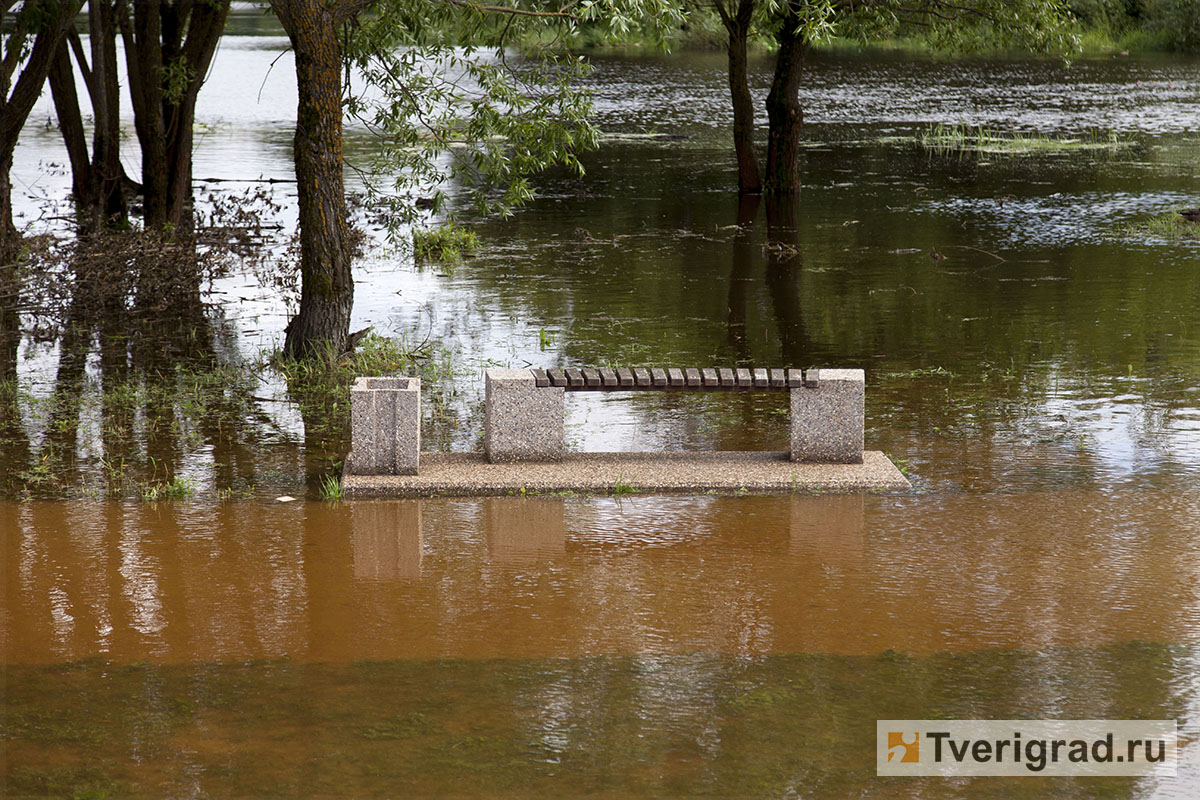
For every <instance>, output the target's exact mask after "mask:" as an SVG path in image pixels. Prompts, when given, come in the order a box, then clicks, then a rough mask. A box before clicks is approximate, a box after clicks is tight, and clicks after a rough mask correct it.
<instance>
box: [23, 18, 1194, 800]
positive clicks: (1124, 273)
mask: <svg viewBox="0 0 1200 800" xmlns="http://www.w3.org/2000/svg"><path fill="white" fill-rule="evenodd" d="M280 47H281V44H280V42H279V40H278V39H274V38H271V37H266V36H254V37H239V38H230V39H228V40H227V42H226V43H225V44H223V48H224V50H223V52H222V56H223V59H222V58H219V59H217V61H216V62H214V64H215V68H214V69H215V71H214V74H213V77H212V79H211V80H212V83H211V84H210V86H209V87H208V88H206V90H205V91H206V92H211V95H212V97H213V98H214V100H213V105H212V106H210V107H209V109H208V111H207V112H206V111H205V107H204V102H205V101H204V96H203V95H202V101H201V107H200V111H199V113H200V117H201V118H202V119H204V120H206V124H207V125H208V126H209V127H208V128H207V129H206V133H205V136H204V138H203V141H202V143H201V145H200V147H199V149H198V151H197V157H196V162H197V167H196V174H197V176H200V177H212V178H236V177H239V176H245V175H256V174H260V173H261V174H263V175H265V176H283V177H287V176H290V174H291V173H290V161H289V158H290V153H289V151H288V142H289V141H290V136H291V131H290V124H288V123H286V122H280V120H285V121H286V120H289V119H291V117H289V116H288V115H289V114H291V113H293V112H292V111H291V110H290V109H291V108H292V107H293V106H294V87H289V86H287V85H282V86H281V85H278V84H277V83H274V82H273V81H277V80H278V79H279V75H280V74H282V75H283V76H285V77H286V75H287V73H288V70H286V69H283V68H279V69H278V72H273V73H272V75H271V77H270V78H269V79H268V80H267V82H266V83H265V84H264V86H265V88H264V89H263V90H262V91H261V92H260V91H259V86H258V83H259V81H258V80H256V81H255V82H254V84H255V85H254V86H253V87H251V86H249V82H247V81H245V80H240V79H239V76H244V75H246V74H254V75H256V76H266V74H267V66H268V65H269V64H270V62H271V59H273V58H275V56H276V55H277V54H278V51H279V49H280ZM595 61H596V64H597V72H596V73H595V75H594V76H593V78H592V80H593V81H594V83H595V86H596V90H597V93H598V98H597V99H598V110H599V113H600V116H599V123H600V125H601V127H602V128H603V129H604V130H605V131H606V132H608V134H609V135H608V136H607V137H606V138H605V139H604V141H603V143H602V146H601V148H600V149H599V150H598V151H596V152H595V153H593V154H591V155H589V156H587V157H586V159H585V166H586V167H587V170H588V174H587V176H586V177H584V178H582V179H577V178H573V177H568V176H565V175H561V176H556V175H551V176H549V177H548V179H547V181H546V182H545V185H544V189H545V191H544V193H543V196H542V197H541V199H539V200H537V201H536V202H534V203H533V204H532V205H531V206H529V207H527V208H525V209H523V210H521V211H519V212H517V213H516V214H515V215H514V216H513V217H512V218H509V219H504V220H500V219H477V218H473V217H471V216H469V215H468V214H466V209H465V208H464V209H460V210H461V211H463V212H464V214H463V216H462V217H460V221H462V222H463V223H464V224H467V225H468V226H469V227H470V228H471V229H472V230H474V231H475V232H476V233H477V235H478V236H479V239H480V242H481V247H480V250H479V252H478V253H477V254H476V256H475V257H473V258H470V259H467V260H465V261H463V262H462V263H460V264H457V265H426V266H422V267H419V268H418V267H416V266H414V265H413V263H412V262H411V260H410V259H409V258H408V257H407V256H405V255H404V254H403V253H397V252H396V251H394V250H391V249H389V248H387V247H386V246H377V247H375V248H373V249H372V250H370V251H369V252H368V254H367V256H366V258H365V259H364V260H363V261H362V262H361V268H360V269H359V271H358V274H357V277H358V280H359V284H358V296H357V302H356V309H355V320H354V323H355V324H354V326H353V327H354V328H355V329H357V328H361V327H365V326H366V325H374V326H375V327H376V331H377V332H378V333H380V334H383V335H385V336H388V337H394V338H396V339H401V340H402V344H403V345H404V346H403V347H402V348H397V352H400V351H403V355H404V359H403V365H404V368H405V369H408V370H417V371H420V373H421V374H422V377H423V380H422V385H423V386H424V387H426V389H425V392H426V394H425V395H424V396H423V398H422V400H423V406H424V407H425V408H426V409H427V411H426V414H425V416H424V417H423V430H422V439H423V441H424V442H426V443H427V444H426V446H427V447H431V448H432V449H440V450H448V451H472V450H476V449H479V447H480V446H481V445H480V441H481V436H482V405H483V397H482V373H483V370H484V369H485V368H486V367H488V366H492V365H500V366H508V367H514V368H525V367H528V366H535V367H540V368H547V367H555V366H572V365H581V366H605V365H638V364H655V363H676V364H709V363H722V364H726V363H727V364H738V365H742V364H745V365H760V364H762V365H771V366H776V365H782V366H795V367H798V368H807V367H810V366H823V365H839V366H846V367H855V368H862V369H864V370H865V372H866V380H867V387H868V388H867V395H866V398H867V400H866V431H865V438H866V444H867V447H868V448H870V449H877V450H881V451H883V452H885V453H887V454H888V456H889V457H890V458H891V459H892V460H893V461H895V462H896V463H897V464H898V465H901V466H902V468H903V469H904V471H905V472H906V474H907V476H908V478H909V480H910V481H911V482H912V483H913V486H914V490H913V491H912V492H911V493H904V494H895V495H886V494H885V495H866V496H861V495H850V496H838V497H829V496H780V497H705V496H694V497H654V496H643V495H640V494H638V493H637V492H636V491H630V492H628V493H623V494H621V496H617V497H609V498H580V497H565V498H564V497H526V498H519V497H517V498H487V499H479V498H472V499H445V498H442V499H425V500H405V501H387V502H384V501H355V502H344V503H337V502H332V503H330V502H324V501H320V500H317V499H316V498H317V497H318V496H319V494H320V486H321V481H322V479H323V478H324V477H325V476H328V475H330V474H336V473H337V469H338V467H339V465H340V461H341V459H343V458H344V457H345V454H346V451H347V449H348V439H347V426H348V421H347V409H346V407H345V405H344V402H345V401H344V399H343V398H342V396H341V395H339V394H337V393H336V392H335V393H331V394H329V395H328V396H321V397H318V398H310V399H311V400H312V402H311V403H308V402H306V400H305V398H297V397H295V396H292V395H291V394H290V393H289V386H288V382H287V377H286V376H282V375H280V374H278V373H275V372H273V371H272V370H270V369H268V368H265V367H256V366H255V365H256V364H257V363H259V362H261V361H265V355H264V353H265V352H266V351H269V350H270V349H271V348H272V347H275V346H278V339H279V337H280V334H281V331H282V329H283V326H284V324H285V323H286V313H287V308H286V302H285V299H284V295H285V294H286V289H284V290H283V291H282V292H281V290H280V288H279V287H278V286H275V285H273V284H270V283H269V282H266V283H267V285H265V286H264V281H262V280H260V279H259V277H257V276H255V275H254V274H253V273H252V271H249V270H243V269H237V268H235V269H233V270H232V271H230V272H229V273H227V274H225V275H223V276H218V277H216V278H215V280H214V281H213V283H212V285H211V287H209V286H207V285H204V286H200V287H197V292H196V293H195V294H186V296H187V297H188V298H190V300H189V305H188V310H187V311H186V312H185V311H184V310H180V309H175V310H173V311H170V312H168V311H166V310H165V309H159V310H158V311H154V310H149V311H147V312H146V314H145V316H146V317H147V319H148V320H149V321H150V322H149V326H150V329H149V332H143V333H140V334H138V335H137V336H131V337H130V338H129V339H121V338H119V337H115V336H113V335H106V334H105V331H104V329H103V327H102V323H103V320H104V318H103V317H102V316H101V317H99V318H97V319H96V320H95V327H91V328H88V333H87V334H86V335H81V336H79V337H78V338H77V339H76V340H74V341H73V342H72V341H68V340H66V339H64V338H62V337H51V336H41V335H39V333H38V332H37V331H28V332H27V336H26V338H25V340H24V341H23V342H22V344H21V352H20V355H21V361H20V363H19V370H18V377H19V380H18V384H17V385H16V386H15V387H13V388H12V389H11V391H9V392H8V393H7V394H6V395H5V397H4V402H5V406H6V408H5V416H4V420H5V429H4V436H3V438H2V448H0V460H2V464H0V466H2V467H3V475H4V478H3V480H4V492H5V494H6V495H7V496H8V497H10V498H12V499H11V500H9V501H5V502H4V504H3V505H0V518H2V519H4V520H5V527H4V570H5V603H4V608H5V611H4V620H3V625H4V635H3V636H4V638H3V641H4V652H5V657H4V662H5V666H4V670H5V676H4V680H5V686H6V695H5V700H4V703H5V712H6V718H5V733H4V736H5V748H6V753H7V764H6V767H5V770H6V776H5V778H6V781H7V790H8V791H9V793H11V794H14V795H56V796H69V795H72V794H87V793H92V794H94V795H102V796H103V795H109V796H127V795H138V796H176V795H189V796H192V795H194V796H201V795H219V796H246V795H303V794H309V795H345V794H354V795H374V794H383V795H438V794H457V795H480V796H489V795H491V796H500V795H504V796H512V795H539V796H560V795H563V794H604V795H616V796H626V795H678V796H690V795H697V794H712V795H725V796H729V795H734V796H780V795H785V796H786V795H798V796H817V797H844V796H848V795H855V796H876V797H894V796H909V797H918V796H919V797H977V796H996V797H999V796H1004V797H1011V796H1018V797H1020V796H1029V797H1042V796H1046V795H1048V794H1053V795H1062V796H1070V797H1091V796H1120V797H1124V796H1136V797H1180V798H1182V797H1188V796H1190V795H1191V794H1192V793H1193V789H1194V787H1195V785H1196V783H1197V781H1200V775H1198V773H1197V771H1196V767H1195V765H1194V763H1193V762H1194V756H1195V747H1196V745H1195V744H1194V742H1195V739H1196V736H1197V733H1198V726H1197V722H1196V719H1197V710H1196V709H1197V680H1198V674H1200V672H1198V669H1197V655H1198V653H1197V641H1198V631H1200V626H1198V622H1200V620H1198V615H1200V605H1198V602H1197V593H1198V583H1200V581H1198V571H1197V556H1198V545H1197V542H1200V538H1198V536H1197V534H1198V533H1200V495H1198V494H1197V486H1198V485H1200V410H1198V409H1200V310H1198V309H1200V269H1197V255H1198V251H1197V245H1196V243H1195V242H1194V240H1189V239H1188V238H1186V237H1183V238H1175V237H1172V238H1164V236H1163V235H1161V234H1157V235H1156V234H1153V233H1147V232H1146V229H1145V228H1144V227H1140V226H1142V225H1143V223H1144V222H1145V221H1146V220H1149V219H1152V218H1154V217H1156V216H1158V215H1163V214H1173V213H1174V211H1175V210H1176V209H1178V208H1181V207H1185V206H1194V205H1196V204H1197V201H1198V199H1200V197H1198V196H1197V184H1196V174H1197V169H1198V168H1200V155H1198V154H1200V137H1198V136H1197V134H1196V133H1195V129H1194V121H1195V119H1196V114H1197V111H1200V108H1198V106H1200V101H1198V100H1197V97H1200V62H1196V61H1195V60H1188V59H1128V58H1126V59H1104V60H1082V61H1080V62H1077V63H1075V64H1073V65H1072V66H1071V67H1070V68H1069V69H1068V68H1066V67H1064V66H1063V65H1062V64H1061V63H1059V62H1052V61H1023V60H982V59H981V60H975V61H943V60H937V59H918V60H913V59H905V58H897V57H886V58H885V57H872V58H865V57H828V56H825V57H819V58H814V59H813V62H812V64H811V68H810V69H809V71H808V73H807V75H806V87H805V90H804V91H805V93H806V97H805V104H806V108H807V109H808V112H807V125H806V138H807V139H808V144H807V146H806V148H805V161H804V180H805V186H806V188H805V190H804V192H803V194H802V195H801V196H800V198H799V199H798V201H797V203H796V205H795V206H794V207H784V208H778V207H776V208H774V209H772V208H769V207H768V206H769V204H768V203H766V202H765V201H764V202H763V203H761V204H759V205H758V206H755V205H754V204H752V203H751V204H739V203H738V201H737V198H736V194H735V192H734V191H733V187H734V185H735V182H734V173H733V163H732V157H731V155H730V153H729V152H728V144H727V141H726V139H727V132H728V131H727V129H728V125H729V121H728V119H726V118H725V116H724V115H725V114H726V113H727V112H726V111H725V103H726V101H725V94H724V93H725V92H727V88H726V83H725V75H724V72H723V68H724V64H723V61H722V59H721V57H720V56H719V55H709V54H680V55H676V56H653V55H630V56H620V55H610V56H600V57H597V58H596V59H595ZM223 70H228V71H227V72H226V71H223ZM768 77H769V76H768V75H767V74H766V73H762V72H760V73H756V78H755V81H756V83H755V86H754V88H755V90H756V91H765V89H766V86H767V80H768ZM259 80H262V79H261V78H260V79H259ZM215 98H221V100H220V102H219V103H218V102H217V101H216V99H215ZM206 114H207V116H206ZM939 124H941V125H943V126H969V127H970V128H971V129H973V130H975V129H986V130H990V131H993V132H996V133H998V134H1003V135H1005V136H1007V135H1008V134H1010V133H1013V134H1015V133H1025V134H1027V135H1029V136H1034V135H1036V137H1037V140H1038V141H1039V142H1041V143H1042V146H1041V147H1038V148H1028V147H1025V148H1022V151H1021V152H1016V151H1015V150H1016V148H1015V147H1014V148H1010V149H1008V150H1006V149H1005V147H1003V146H1001V147H996V146H994V143H991V142H990V141H987V140H982V139H978V138H976V139H975V140H972V141H970V142H963V143H960V144H959V145H956V146H954V147H952V148H945V147H934V146H931V145H930V144H929V143H928V142H923V141H922V137H928V136H931V135H935V133H936V131H935V128H934V126H936V125H939ZM56 135H57V134H56V132H55V131H53V130H38V131H32V132H30V134H29V135H28V139H27V140H26V139H25V138H23V139H22V148H25V149H24V150H23V151H19V152H20V153H23V154H24V155H22V156H20V158H19V160H18V162H17V167H16V170H15V172H16V173H17V174H19V175H20V177H21V181H22V182H23V184H24V185H25V186H27V187H32V188H30V193H31V195H32V196H35V197H37V196H44V197H46V198H51V197H54V196H56V195H57V194H58V190H57V189H56V188H55V187H56V186H57V184H56V183H55V181H61V180H62V176H61V175H60V176H57V177H56V175H55V173H54V170H53V168H52V167H50V166H49V164H48V162H52V161H53V160H54V158H56V157H57V156H55V155H54V153H55V152H56V151H55V150H54V149H53V148H54V147H55V146H57V140H56V139H55V137H56ZM356 137H357V138H356ZM943 138H945V137H943ZM1010 138H1013V139H1014V140H1015V137H1010ZM972 142H974V143H975V144H980V143H981V144H983V145H987V146H975V144H973V143H972ZM1079 142H1086V143H1098V144H1101V145H1104V146H1097V147H1087V148H1084V147H1080V146H1077V143H1079ZM1110 144H1111V146H1109V145H1110ZM368 146H369V144H368V142H367V138H366V136H365V134H364V133H362V132H358V133H357V134H353V133H352V135H351V142H350V143H349V144H348V148H349V150H350V152H351V153H353V152H360V153H361V152H364V151H365V150H366V148H368ZM38 148H42V149H38ZM355 148H358V149H357V150H356V149H355ZM214 185H216V184H214ZM275 186H276V188H277V191H278V196H277V199H278V200H279V201H280V204H281V206H282V210H281V211H280V212H279V219H278V224H280V225H282V226H284V228H285V229H286V228H287V227H288V226H290V225H292V224H294V219H291V218H289V216H288V214H289V212H288V210H287V209H288V208H289V207H290V206H289V203H293V202H294V199H293V198H290V196H289V194H288V192H289V189H288V185H287V184H278V185H275ZM39 193H40V195H39ZM37 208H38V207H37V204H36V203H32V202H31V203H30V205H29V206H28V207H27V208H26V209H25V211H24V213H25V214H26V217H25V220H26V221H29V220H30V219H32V218H33V217H35V216H36V215H37V214H38V213H40V212H39V211H38V210H37ZM1184 233H1186V231H1184ZM210 288H211V290H210ZM168 320H186V321H187V322H188V323H189V324H187V325H186V326H185V331H190V333H185V335H183V336H181V337H178V338H171V337H166V336H155V335H154V331H153V329H154V326H156V325H157V326H158V327H159V328H160V329H165V327H166V325H165V322H166V321H168ZM193 323H194V324H193ZM89 324H91V323H89ZM160 332H161V331H160ZM110 333H111V332H110ZM376 346H377V347H381V348H383V347H384V346H383V345H376ZM413 353H417V354H418V357H417V358H415V359H414V358H412V357H411V356H412V354H413ZM68 355H69V356H70V357H69V358H68V357H67V356H68ZM393 355H396V353H393V352H392V351H390V350H389V351H387V352H386V353H384V354H383V356H381V357H380V359H379V361H380V362H381V364H380V365H381V367H382V368H381V370H380V371H387V369H386V367H387V364H386V363H382V362H387V360H388V358H390V357H391V356H393ZM117 387H119V388H120V391H116V390H115V389H116V388H117ZM786 414H787V409H786V404H785V403H784V402H783V401H782V400H781V398H777V397H773V396H769V395H762V396H759V395H746V396H744V397H736V398H731V397H730V396H724V397H721V398H716V399H714V398H712V397H705V396H690V395H689V396H684V395H670V394H661V395H646V396H637V397H634V398H632V399H630V398H629V397H623V398H620V399H617V400H615V401H610V400H608V399H606V398H604V397H603V396H581V397H572V398H571V399H570V400H568V402H567V408H566V439H567V445H568V448H569V449H571V450H574V451H620V450H686V449H697V450H781V449H784V448H785V446H786V422H785V419H786ZM430 443H432V444H430ZM173 487H174V488H173ZM630 488H631V490H635V489H636V487H630ZM280 494H291V495H296V496H300V497H305V496H307V497H309V498H311V499H307V500H303V499H302V500H300V501H297V502H294V503H275V502H273V501H274V498H276V497H277V496H279V495H280ZM164 498H167V499H164ZM147 500H157V502H146V501H147ZM1042 717H1059V718H1076V719H1089V718H1100V719H1103V718H1114V719H1121V718H1127V719H1177V720H1178V721H1179V724H1180V733H1181V736H1182V740H1183V763H1181V765H1180V771H1179V776H1178V777H1176V778H1169V777H1160V778H1154V777H1151V778H1142V779H1131V778H1122V779H1116V778H1114V779H1086V780H1083V779H1081V780H1068V779H1048V778H1022V779H977V780H973V781H961V780H956V781H945V780H940V779H919V780H915V781H909V780H883V779H879V778H876V777H875V772H874V758H875V753H874V744H873V742H874V740H873V735H874V729H875V720H876V719H885V718H892V719H926V718H980V719H1011V718H1042ZM1189 758H1190V759H1192V761H1189Z"/></svg>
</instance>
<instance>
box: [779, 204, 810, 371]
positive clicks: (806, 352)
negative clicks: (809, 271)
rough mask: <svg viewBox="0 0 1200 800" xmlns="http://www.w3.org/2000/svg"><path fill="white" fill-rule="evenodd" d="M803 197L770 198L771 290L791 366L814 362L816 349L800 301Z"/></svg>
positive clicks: (781, 343)
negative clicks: (806, 328) (800, 231)
mask: <svg viewBox="0 0 1200 800" xmlns="http://www.w3.org/2000/svg"><path fill="white" fill-rule="evenodd" d="M798 212H799V198H798V197H796V196H794V195H791V196H785V197H771V198H768V199H767V290H768V292H770V295H771V305H772V307H773V308H774V310H775V319H776V323H777V324H778V326H779V350H780V356H781V358H782V361H783V363H784V364H786V365H787V366H789V367H796V368H803V367H807V366H811V364H812V362H813V356H814V354H813V351H812V346H811V343H810V342H809V340H808V336H807V335H806V333H805V329H804V307H803V305H802V304H801V301H800V287H799V281H800V272H801V270H802V269H803V267H804V262H803V260H802V259H801V257H800V247H799V229H798V227H797V219H798Z"/></svg>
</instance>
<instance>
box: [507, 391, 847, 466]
mask: <svg viewBox="0 0 1200 800" xmlns="http://www.w3.org/2000/svg"><path fill="white" fill-rule="evenodd" d="M864 387H865V381H864V375H863V371H862V370H861V369H809V370H805V371H801V370H798V369H762V368H758V369H746V368H722V367H710V368H705V369H700V368H690V367H689V368H680V367H668V368H663V367H653V368H640V367H639V368H632V369H625V368H622V369H608V368H604V369H585V368H580V369H575V368H571V369H550V370H542V369H489V370H487V373H486V376H485V392H486V416H485V420H484V449H485V451H486V453H487V458H488V460H489V461H491V462H493V463H501V462H521V461H531V462H537V461H561V460H562V457H563V400H564V395H565V393H566V392H604V391H609V392H640V391H667V392H670V391H693V392H694V391H715V392H722V391H724V392H788V393H790V395H791V397H790V400H791V419H790V434H791V436H790V438H791V447H790V452H789V455H790V457H791V460H792V461H798V462H807V463H828V464H861V463H862V461H863V402H864V393H865V392H864Z"/></svg>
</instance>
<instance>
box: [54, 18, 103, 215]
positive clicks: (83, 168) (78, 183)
mask: <svg viewBox="0 0 1200 800" xmlns="http://www.w3.org/2000/svg"><path fill="white" fill-rule="evenodd" d="M83 66H85V67H86V65H83ZM48 77H49V80H50V93H51V96H52V97H53V98H54V111H55V114H56V116H57V117H58V130H59V133H61V134H62V138H63V144H64V145H66V148H67V159H68V161H70V163H71V193H72V194H73V195H74V198H75V220H76V225H77V226H78V229H79V235H80V236H90V235H91V234H93V233H95V232H96V231H98V230H99V229H100V225H101V221H102V219H103V217H104V214H103V208H102V206H101V205H100V203H99V200H100V196H99V193H98V192H97V191H96V183H95V180H94V175H93V173H92V163H91V158H90V155H89V153H88V143H87V132H86V131H85V130H84V127H83V113H82V112H81V111H80V110H79V95H78V94H77V92H76V89H75V71H74V70H73V69H72V68H71V51H70V48H69V46H68V44H67V42H66V40H65V39H64V40H63V42H62V43H61V44H60V45H59V46H58V52H57V53H56V54H55V56H54V62H53V63H52V64H51V65H50V74H49V76H48Z"/></svg>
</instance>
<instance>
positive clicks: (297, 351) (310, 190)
mask: <svg viewBox="0 0 1200 800" xmlns="http://www.w3.org/2000/svg"><path fill="white" fill-rule="evenodd" d="M344 5H345V4H343V6H344ZM355 5H359V4H355ZM331 6H332V7H331ZM343 6H339V5H336V4H330V5H326V4H325V3H320V2H315V0H272V7H273V8H275V12H276V14H277V15H278V16H279V20H280V22H282V23H283V27H284V30H286V31H287V33H288V37H289V38H290V39H291V43H292V50H293V51H294V52H295V54H296V86H297V93H298V105H297V114H296V136H295V139H294V142H293V147H294V152H293V156H294V158H295V162H296V185H297V194H298V196H299V205H300V275H301V288H300V311H299V313H297V315H296V316H295V318H293V319H292V321H291V323H289V325H288V329H287V339H286V341H285V342H284V347H283V351H284V356H285V357H288V358H306V357H314V356H326V355H335V356H336V355H340V354H342V353H344V352H346V350H347V349H348V345H349V336H350V311H351V308H352V307H353V305H354V279H353V276H352V275H351V258H350V250H349V246H348V239H349V235H348V234H349V223H348V219H347V212H346V193H345V186H344V183H343V175H342V170H343V167H342V80H341V66H342V63H341V44H340V42H339V40H338V29H339V27H340V25H341V23H342V22H343V21H344V20H345V17H344V16H343V14H344V13H345V11H346V8H345V7H343Z"/></svg>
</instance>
